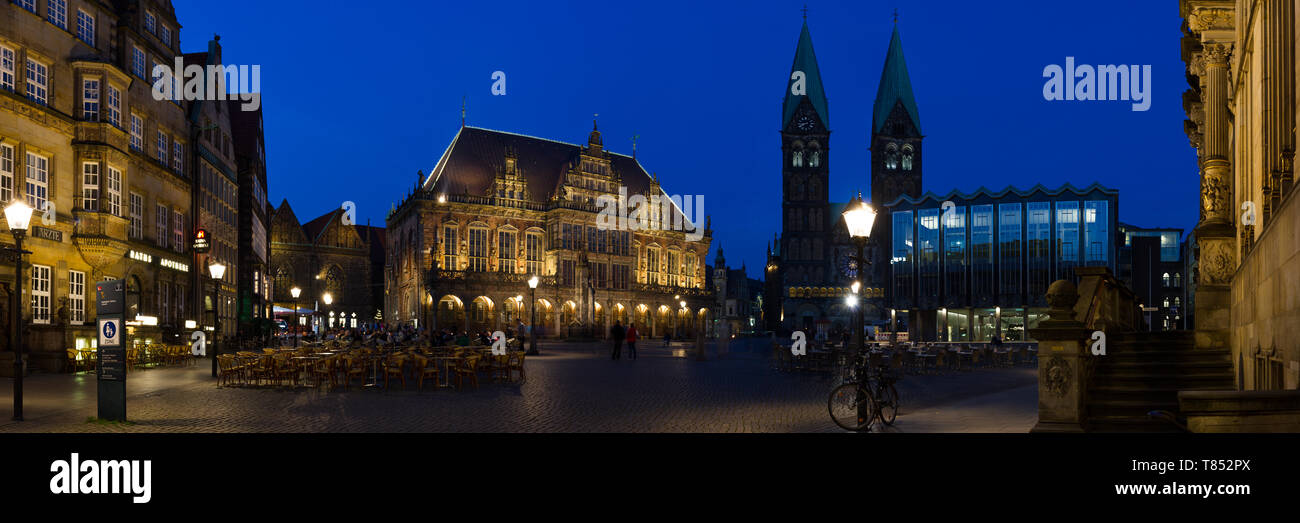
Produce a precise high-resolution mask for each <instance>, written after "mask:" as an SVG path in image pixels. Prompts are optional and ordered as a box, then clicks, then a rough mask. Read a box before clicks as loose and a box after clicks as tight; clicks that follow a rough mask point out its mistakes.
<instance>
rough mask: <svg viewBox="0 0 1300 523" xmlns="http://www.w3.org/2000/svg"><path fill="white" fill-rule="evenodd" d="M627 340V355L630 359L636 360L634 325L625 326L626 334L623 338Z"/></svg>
mask: <svg viewBox="0 0 1300 523" xmlns="http://www.w3.org/2000/svg"><path fill="white" fill-rule="evenodd" d="M624 338H625V339H626V340H627V353H628V355H629V356H630V357H631V358H632V359H636V324H635V323H629V324H627V334H626V335H625V336H624Z"/></svg>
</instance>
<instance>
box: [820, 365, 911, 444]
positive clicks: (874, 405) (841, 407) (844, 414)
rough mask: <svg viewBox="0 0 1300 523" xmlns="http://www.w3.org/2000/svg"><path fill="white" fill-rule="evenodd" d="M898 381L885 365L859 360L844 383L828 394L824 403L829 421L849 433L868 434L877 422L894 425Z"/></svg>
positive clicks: (896, 410)
mask: <svg viewBox="0 0 1300 523" xmlns="http://www.w3.org/2000/svg"><path fill="white" fill-rule="evenodd" d="M897 381H898V377H897V376H896V375H895V373H894V372H893V370H892V369H890V368H889V366H888V365H885V364H883V363H880V362H878V361H877V362H872V361H871V358H870V357H867V356H863V357H860V358H859V361H858V362H856V363H855V364H854V368H853V370H852V372H850V374H849V375H848V376H847V377H846V379H845V381H844V383H843V384H841V385H840V386H838V387H835V389H834V390H832V391H831V395H830V398H829V399H828V400H827V408H828V409H829V410H830V414H831V420H833V421H834V422H835V424H836V425H838V426H839V427H840V428H842V429H844V430H852V431H864V430H865V431H870V430H871V425H872V424H873V423H874V422H875V421H876V420H880V422H881V423H883V424H885V425H893V424H894V419H895V418H896V417H897V416H898V403H899V401H898V390H897V389H895V388H894V383H896V382H897Z"/></svg>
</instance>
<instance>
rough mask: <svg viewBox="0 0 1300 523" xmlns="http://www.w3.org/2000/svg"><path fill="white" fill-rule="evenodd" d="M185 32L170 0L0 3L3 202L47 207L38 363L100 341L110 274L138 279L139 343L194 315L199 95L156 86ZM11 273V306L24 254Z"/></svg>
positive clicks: (34, 344)
mask: <svg viewBox="0 0 1300 523" xmlns="http://www.w3.org/2000/svg"><path fill="white" fill-rule="evenodd" d="M179 30H180V24H179V23H178V22H177V21H176V18H175V14H174V12H173V10H172V6H171V4H170V2H167V1H150V0H141V1H119V2H106V1H85V0H16V1H13V2H6V3H4V4H0V202H4V203H6V204H7V202H9V201H11V200H12V199H15V198H22V199H25V201H26V202H27V203H28V204H29V205H31V206H33V207H34V208H36V209H37V210H36V213H35V214H34V216H33V227H32V228H31V230H30V231H29V239H28V240H27V241H25V243H24V247H25V248H26V249H27V250H30V251H31V252H32V254H31V255H29V256H28V257H27V260H26V262H27V263H26V264H25V265H24V267H25V271H27V273H26V274H24V287H25V289H24V293H23V295H22V308H23V309H22V325H23V328H24V329H25V332H26V333H27V340H28V341H27V344H28V350H29V351H31V356H30V358H31V359H30V360H29V367H31V368H36V367H39V368H42V369H46V370H57V369H59V368H61V366H62V365H63V362H64V358H65V356H64V349H65V348H71V347H74V346H80V345H87V344H90V343H93V341H92V338H93V336H94V329H93V328H92V327H91V326H90V324H91V322H92V320H93V319H94V309H95V307H94V303H95V296H94V292H93V289H94V286H93V283H94V282H96V281H99V280H104V279H112V278H125V279H126V280H127V282H128V291H129V293H128V298H127V299H128V303H127V305H128V317H137V316H138V318H137V319H138V321H140V322H141V325H138V326H135V327H133V328H134V329H136V333H135V334H136V339H137V340H144V339H148V338H153V337H158V336H161V335H163V334H164V333H175V331H176V329H178V328H181V327H183V324H184V321H185V319H186V318H192V316H193V311H192V309H191V308H190V307H189V303H190V302H189V301H188V300H189V298H190V297H191V296H193V294H192V287H193V283H192V280H191V274H192V273H193V271H194V268H193V267H192V263H191V262H190V259H189V258H188V256H187V255H186V242H187V238H188V233H187V231H188V230H187V228H186V227H187V225H188V224H189V221H188V219H187V218H186V217H187V216H189V214H190V212H191V210H192V209H191V199H190V176H191V175H192V174H193V171H192V169H191V167H190V166H189V164H187V162H186V161H185V160H186V158H188V157H187V156H186V155H187V154H189V152H188V151H189V133H188V125H187V121H186V110H187V104H186V103H184V102H172V101H166V100H163V101H160V100H155V99H154V98H153V96H152V95H151V85H152V83H153V78H152V77H151V72H152V67H153V65H155V64H168V63H171V62H172V61H173V60H174V58H175V57H176V56H177V54H178V52H179V47H180V42H179V32H180V31H179ZM7 229H8V227H7V225H5V226H4V227H3V230H4V233H2V234H0V241H3V242H6V243H10V242H12V237H11V236H10V235H9V234H8V233H7ZM0 280H3V281H4V282H5V283H4V284H3V285H4V292H5V293H6V295H5V296H3V297H0V298H3V299H0V308H4V309H7V308H8V295H7V293H9V292H13V289H12V288H11V287H12V283H11V282H12V281H13V263H12V259H11V260H10V261H9V262H6V263H4V264H3V268H0ZM0 317H2V318H4V319H3V320H0V322H3V323H2V324H3V325H4V326H5V332H6V333H7V332H8V329H10V328H12V326H10V325H8V318H9V315H8V313H7V312H6V313H4V314H0ZM155 322H156V325H155ZM8 340H9V337H8V335H7V334H6V335H3V336H0V343H2V344H5V345H7V344H8ZM4 356H5V357H8V358H10V359H9V361H12V359H11V358H12V353H10V352H6V353H4ZM10 369H12V366H11V365H9V364H7V363H3V362H0V372H11V371H10Z"/></svg>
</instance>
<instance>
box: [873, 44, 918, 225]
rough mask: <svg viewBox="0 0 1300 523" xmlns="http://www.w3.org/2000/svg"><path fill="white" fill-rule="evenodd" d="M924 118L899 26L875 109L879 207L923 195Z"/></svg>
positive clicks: (875, 198)
mask: <svg viewBox="0 0 1300 523" xmlns="http://www.w3.org/2000/svg"><path fill="white" fill-rule="evenodd" d="M922 138H924V135H922V134H921V118H920V115H919V113H918V112H917V108H916V98H915V97H914V96H913V95H912V80H911V78H910V77H909V76H908V74H907V61H906V60H904V59H903V40H902V38H900V37H899V36H898V26H897V25H895V26H894V34H893V35H892V36H891V37H890V40H889V51H887V52H886V53H885V68H884V70H883V71H881V73H880V86H879V87H878V88H877V89H876V102H875V105H874V106H873V107H872V111H871V201H872V203H874V204H875V205H876V206H877V207H879V206H882V205H884V204H887V203H889V202H892V201H894V200H896V199H898V197H899V196H902V195H908V196H911V197H913V198H916V197H919V196H921V168H922V166H923V165H924V164H923V163H922V161H921V139H922Z"/></svg>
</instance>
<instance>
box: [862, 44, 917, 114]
mask: <svg viewBox="0 0 1300 523" xmlns="http://www.w3.org/2000/svg"><path fill="white" fill-rule="evenodd" d="M898 102H902V103H903V108H904V109H906V110H907V114H908V116H911V117H912V124H913V125H915V126H916V132H918V133H920V132H921V116H920V113H918V112H917V110H916V98H915V97H913V96H912V79H911V78H910V77H908V75H907V61H906V60H904V59H903V39H902V38H899V36H898V26H897V25H895V26H894V35H893V36H892V37H891V38H890V39H889V51H888V52H887V53H885V70H884V71H882V72H881V73H880V87H879V88H877V89H876V103H875V106H874V107H872V110H871V116H872V120H873V122H874V123H873V125H872V126H871V130H872V132H877V133H878V132H880V129H881V128H882V127H884V126H885V120H886V119H888V118H889V113H890V111H893V110H894V105H895V104H897V103H898Z"/></svg>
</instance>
